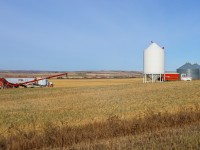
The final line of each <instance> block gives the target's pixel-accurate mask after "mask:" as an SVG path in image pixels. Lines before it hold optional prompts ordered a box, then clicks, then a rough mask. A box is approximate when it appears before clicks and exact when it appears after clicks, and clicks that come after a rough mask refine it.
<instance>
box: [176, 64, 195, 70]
mask: <svg viewBox="0 0 200 150" xmlns="http://www.w3.org/2000/svg"><path fill="white" fill-rule="evenodd" d="M178 69H193V65H192V64H191V63H185V64H184V65H183V66H181V67H180V68H178Z"/></svg>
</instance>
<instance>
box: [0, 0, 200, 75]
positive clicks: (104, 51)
mask: <svg viewBox="0 0 200 150" xmlns="http://www.w3.org/2000/svg"><path fill="white" fill-rule="evenodd" d="M199 8H200V1H199V0H192V1H190V0H123V1H122V0H0V52H1V54H0V56H1V59H0V69H6V70H56V71H78V70H129V71H130V70H131V71H134V70H135V71H136V70H137V71H140V70H143V50H144V49H145V48H146V47H148V46H149V44H150V41H155V42H156V43H158V44H159V45H160V46H162V47H165V50H166V65H165V66H166V70H168V71H169V70H170V71H173V70H176V68H178V67H180V66H181V65H183V64H184V63H185V62H192V63H200V9H199Z"/></svg>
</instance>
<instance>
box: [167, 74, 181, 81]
mask: <svg viewBox="0 0 200 150" xmlns="http://www.w3.org/2000/svg"><path fill="white" fill-rule="evenodd" d="M178 80H180V74H179V73H165V81H178Z"/></svg>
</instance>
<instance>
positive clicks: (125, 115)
mask: <svg viewBox="0 0 200 150" xmlns="http://www.w3.org/2000/svg"><path fill="white" fill-rule="evenodd" d="M52 81H53V82H54V84H55V87H54V88H34V89H21V88H20V89H8V90H0V113H1V116H0V135H1V136H2V137H1V138H2V139H3V140H2V141H7V140H8V139H9V141H10V140H11V139H12V138H15V139H17V138H19V136H20V135H21V134H22V133H23V134H25V133H26V134H27V135H29V134H31V135H30V139H31V140H32V141H33V139H34V138H35V137H38V139H39V138H42V139H44V141H45V138H44V134H47V133H48V134H50V135H51V134H53V135H54V132H53V131H54V129H55V134H57V133H58V132H57V131H58V127H59V128H62V130H63V129H66V127H68V128H67V129H69V128H70V129H72V130H75V131H76V129H80V130H82V129H83V128H84V127H86V126H88V125H89V124H90V125H91V124H92V125H91V127H94V128H93V129H94V130H93V132H92V133H94V131H95V128H97V129H98V127H95V126H94V124H101V125H102V124H107V122H108V120H109V118H113V117H114V118H115V119H116V118H117V119H119V120H120V122H125V123H126V122H130V123H127V124H130V127H132V126H133V124H132V121H133V120H134V121H138V119H144V120H147V118H148V117H152V116H154V115H155V114H156V115H157V117H158V116H159V114H161V116H162V117H163V118H165V116H171V118H174V117H175V118H180V117H181V114H185V115H184V116H189V117H186V118H184V119H183V120H184V121H183V122H182V124H183V126H184V129H185V130H184V131H183V132H184V133H183V136H184V135H185V132H186V133H187V131H188V130H192V131H193V129H191V128H195V127H194V123H195V124H199V122H200V119H199V118H200V117H199V116H198V115H196V116H195V115H193V114H196V113H197V114H198V113H199V104H200V91H199V86H200V81H192V82H181V81H177V82H166V83H155V84H151V83H150V84H143V83H142V79H66V80H64V79H61V80H58V79H55V80H52ZM180 112H181V113H180ZM199 114H200V113H199ZM194 116H195V117H196V118H195V119H194ZM191 118H193V119H191ZM151 120H153V118H151V119H150V121H151ZM160 120H162V119H160ZM160 120H157V122H160ZM169 120H170V117H169ZM171 120H172V122H173V119H171ZM176 120H179V119H176ZM188 120H189V121H188ZM194 120H196V121H194ZM115 121H116V120H114V122H115ZM117 121H118V120H117ZM142 122H145V121H142ZM165 122H170V121H167V120H166V119H165ZM115 124H116V123H115ZM123 124H124V123H122V124H121V125H123ZM138 124H140V122H139V123H138ZM155 124H156V122H155ZM161 124H162V123H161ZM163 124H164V125H161V127H158V126H156V127H155V128H154V129H152V131H149V130H147V128H145V127H144V129H143V130H142V131H140V132H138V133H134V134H132V133H130V132H129V130H126V131H125V130H124V129H123V128H126V126H125V125H123V126H117V127H120V129H121V130H122V131H124V132H122V133H121V132H120V131H119V133H120V134H119V135H118V136H106V137H105V138H97V140H98V141H96V142H94V141H93V140H92V139H91V138H90V137H88V136H89V135H85V136H86V137H88V138H87V140H83V141H81V140H80V138H79V140H78V141H76V140H75V141H74V142H71V143H70V144H69V143H68V144H64V145H65V147H67V145H68V146H73V145H74V144H75V145H74V146H75V147H77V146H78V147H79V148H80V146H81V145H82V146H83V147H85V146H86V148H87V146H89V147H88V148H90V149H92V148H93V149H96V148H95V146H97V147H98V145H99V144H100V145H104V146H105V148H107V149H109V147H110V148H111V149H116V147H115V146H113V147H112V146H111V145H110V144H108V143H106V141H104V139H109V141H110V142H111V143H113V144H114V145H115V144H116V145H117V144H119V143H115V141H121V140H122V141H123V140H128V139H130V141H132V140H131V139H134V138H137V137H138V136H139V135H141V134H142V135H143V134H144V133H145V137H148V136H150V137H151V135H152V136H153V133H155V134H156V133H157V132H158V134H161V133H160V131H161V129H162V128H165V129H166V128H167V129H166V131H163V132H164V133H163V134H167V135H168V132H169V134H170V135H172V136H173V135H174V134H173V133H174V132H181V130H180V128H181V123H180V122H178V123H176V125H172V126H168V125H167V123H164V122H163ZM165 124H166V126H165ZM105 126H107V125H105ZM190 126H191V128H190ZM197 126H198V128H199V125H197ZM47 127H49V128H47ZM117 127H116V126H113V127H112V128H107V129H113V130H115V128H117ZM127 128H128V129H129V127H127ZM152 128H153V127H152ZM67 129H66V130H67ZM101 129H102V131H104V129H103V127H101V128H100V129H98V130H99V131H101ZM120 129H119V130H120ZM176 129H177V131H176ZM88 130H89V129H87V131H88ZM77 131H79V130H77ZM91 131H92V130H91ZM104 132H105V131H104ZM149 132H150V133H152V134H151V135H150V133H149ZM172 132H173V133H172ZM63 133H64V132H63ZM117 133H118V132H117ZM23 134H22V135H23ZM108 134H109V135H110V133H108ZM195 134H196V136H197V137H198V138H199V132H196V130H195ZM40 135H41V137H40ZM53 135H52V136H53ZM72 135H77V134H72ZM133 135H134V137H132V136H133ZM136 135H137V137H135V136H136ZM62 136H66V135H62ZM79 136H80V135H79ZM91 136H92V137H93V136H95V135H93V134H91ZM96 136H97V137H98V134H97V135H96ZM127 136H129V137H128V138H127ZM130 136H131V137H130ZM187 136H188V135H187ZM25 137H26V136H25ZM100 137H102V136H100ZM103 137H104V136H103ZM10 138H11V139H10ZM68 138H69V137H68ZM113 138H117V139H113ZM124 138H125V139H124ZM138 138H139V137H138ZM151 138H154V136H153V137H151ZM187 138H190V136H188V137H187ZM19 139H20V140H21V141H23V140H22V139H24V137H20V138H19ZM25 139H26V138H25ZM83 139H84V138H83ZM90 139H91V140H90ZM144 139H145V138H144ZM138 140H139V139H138ZM140 140H141V139H140ZM26 141H27V139H26ZM152 141H153V139H152ZM88 142H89V143H90V144H89V145H88ZM91 142H93V143H91ZM127 142H128V141H127ZM140 142H145V141H140ZM168 142H169V141H168ZM168 142H167V143H168ZM5 143H6V142H4V143H3V144H4V145H7V146H10V145H12V142H11V143H7V144H5ZM124 143H126V142H124ZM131 143H132V145H134V143H133V142H131ZM147 143H148V142H147ZM199 143H200V142H199ZM77 144H78V145H77ZM176 144H177V143H176ZM196 144H198V141H197V142H196ZM196 144H195V146H196ZM15 145H16V143H15ZM22 145H23V143H22ZM32 145H34V144H32ZM36 145H37V144H36ZM183 145H184V144H183ZM18 146H19V145H18ZM29 146H30V145H29ZM43 146H47V145H42V146H41V145H40V144H39V143H38V148H39V147H40V148H41V147H43ZM53 146H54V147H59V144H55V145H53ZM60 146H62V145H60ZM118 146H119V149H120V145H118ZM121 146H122V147H121V148H123V147H126V146H125V145H123V144H122V145H121ZM128 146H130V143H128ZM152 146H153V145H152ZM15 148H16V147H15ZM21 148H24V149H26V148H27V147H21ZM29 148H34V146H33V147H29ZM68 148H69V147H68ZM13 149H14V147H13Z"/></svg>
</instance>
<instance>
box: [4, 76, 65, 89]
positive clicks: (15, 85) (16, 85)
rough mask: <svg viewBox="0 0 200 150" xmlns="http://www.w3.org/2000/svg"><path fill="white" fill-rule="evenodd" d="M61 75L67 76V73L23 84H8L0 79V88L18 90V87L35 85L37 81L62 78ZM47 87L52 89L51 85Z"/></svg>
mask: <svg viewBox="0 0 200 150" xmlns="http://www.w3.org/2000/svg"><path fill="white" fill-rule="evenodd" d="M63 75H67V73H62V74H58V75H53V76H49V77H45V78H40V79H34V80H32V81H28V82H23V83H10V82H8V81H7V80H6V79H5V78H0V88H18V87H19V86H22V87H28V85H30V84H33V85H34V84H35V85H36V83H37V82H38V81H40V80H45V79H50V78H54V77H58V76H63ZM48 86H50V87H52V84H51V85H48ZM32 87H33V86H32Z"/></svg>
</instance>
